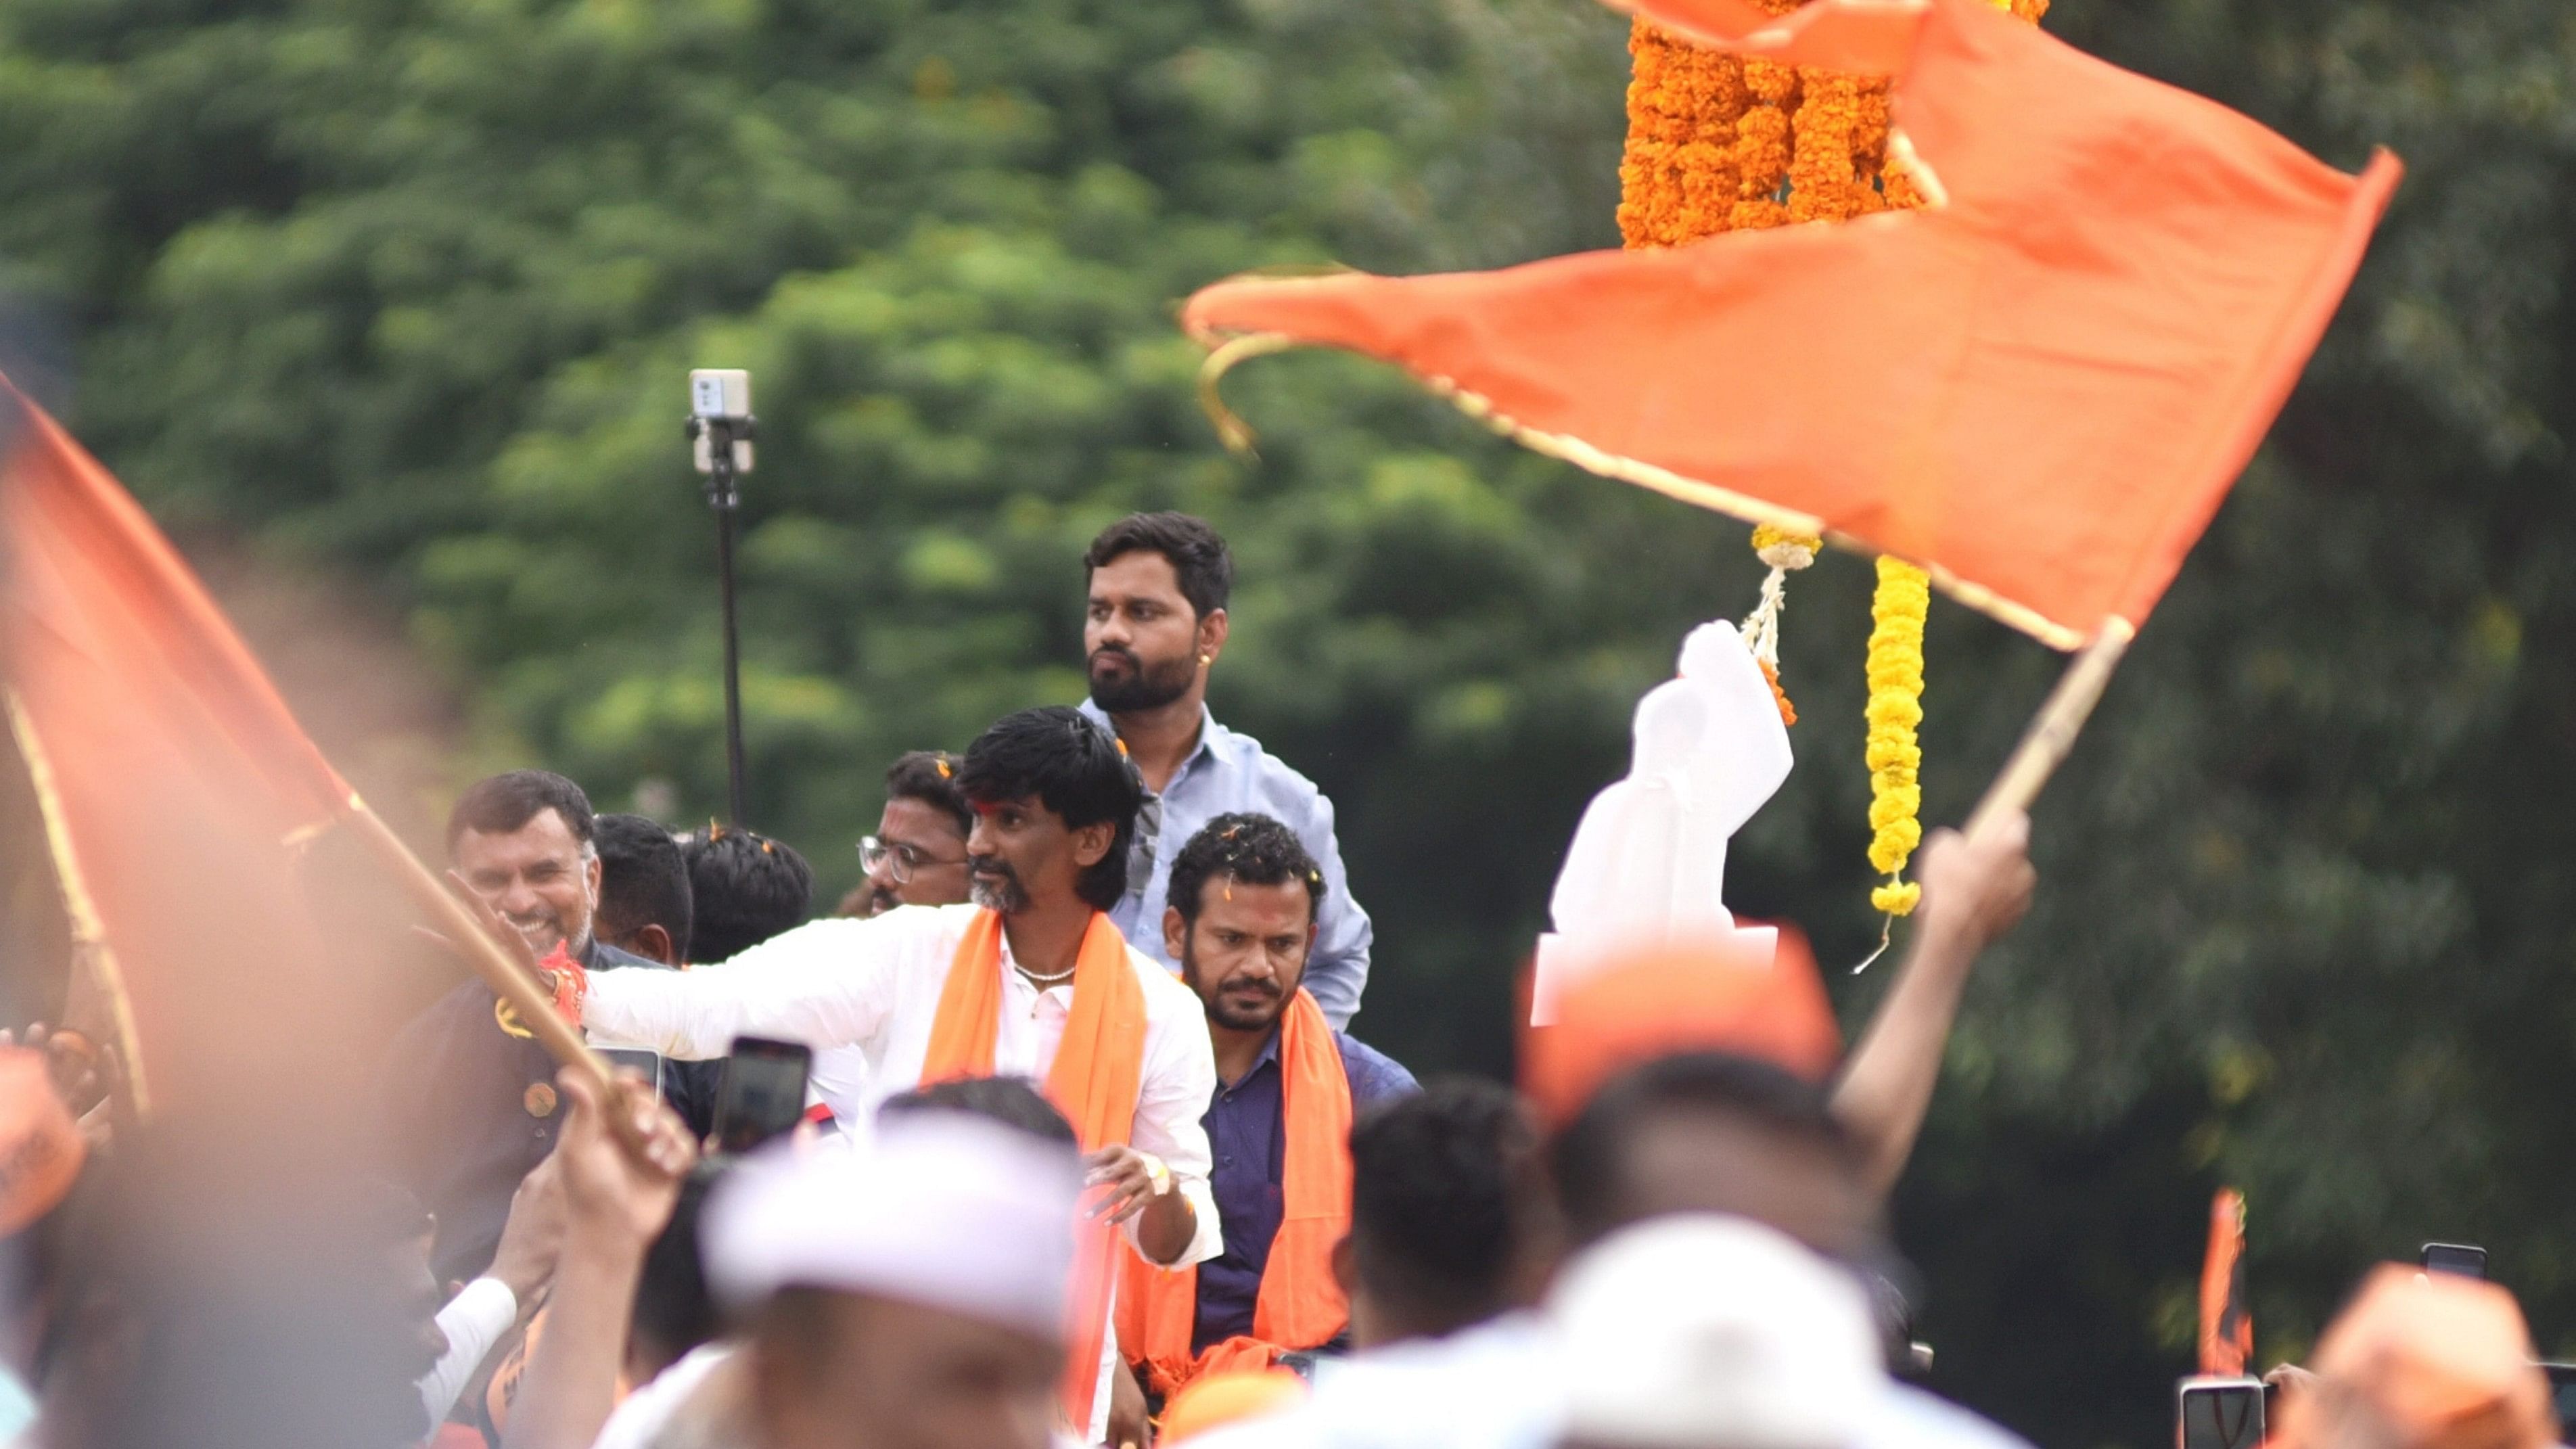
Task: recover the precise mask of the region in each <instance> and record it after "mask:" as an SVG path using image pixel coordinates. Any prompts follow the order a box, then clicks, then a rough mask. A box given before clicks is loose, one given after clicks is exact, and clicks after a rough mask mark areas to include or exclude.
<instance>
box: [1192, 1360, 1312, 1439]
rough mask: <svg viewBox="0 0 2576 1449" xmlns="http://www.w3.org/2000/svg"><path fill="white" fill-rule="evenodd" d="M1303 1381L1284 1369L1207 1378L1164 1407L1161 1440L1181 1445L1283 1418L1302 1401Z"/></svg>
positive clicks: (1250, 1370) (1260, 1370) (1254, 1370)
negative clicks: (1228, 1428)
mask: <svg viewBox="0 0 2576 1449" xmlns="http://www.w3.org/2000/svg"><path fill="white" fill-rule="evenodd" d="M1306 1397H1307V1391H1306V1381H1305V1380H1304V1379H1301V1378H1299V1377H1297V1376H1296V1375H1295V1374H1294V1373H1291V1372H1289V1371H1288V1370H1287V1369H1284V1368H1257V1369H1236V1370H1228V1371H1224V1372H1218V1373H1210V1374H1207V1375H1205V1376H1203V1377H1201V1378H1199V1379H1197V1380H1194V1381H1193V1382H1192V1383H1191V1384H1190V1386H1189V1387H1187V1388H1185V1389H1182V1390H1181V1391H1180V1392H1179V1393H1177V1394H1174V1395H1173V1396H1172V1401H1171V1403H1169V1404H1167V1405H1165V1406H1164V1409H1163V1420H1162V1437H1161V1438H1159V1439H1158V1440H1156V1441H1155V1442H1157V1443H1161V1444H1182V1443H1187V1442H1188V1441H1189V1440H1192V1439H1195V1438H1197V1437H1198V1436H1200V1435H1201V1434H1208V1433H1213V1432H1214V1431H1216V1430H1218V1429H1222V1428H1224V1427H1226V1426H1227V1425H1229V1424H1240V1423H1242V1422H1244V1421H1245V1420H1247V1419H1266V1418H1268V1417H1270V1416H1271V1415H1273V1414H1284V1413H1286V1412H1288V1411H1289V1410H1290V1409H1293V1408H1295V1407H1297V1406H1298V1405H1299V1404H1302V1403H1304V1402H1305V1401H1306Z"/></svg>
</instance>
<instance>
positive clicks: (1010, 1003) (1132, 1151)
mask: <svg viewBox="0 0 2576 1449" xmlns="http://www.w3.org/2000/svg"><path fill="white" fill-rule="evenodd" d="M958 784H959V787H960V789H961V791H962V792H963V793H964V794H965V796H966V798H967V799H968V801H969V802H971V803H972V804H973V805H974V807H975V809H976V812H977V817H976V821H975V826H974V829H973V831H972V832H971V833H970V835H969V837H968V841H967V851H968V862H969V868H970V869H969V882H970V889H971V891H972V893H973V895H974V897H975V903H974V904H972V905H964V906H935V907H933V906H906V907H903V908H900V909H898V910H894V911H890V912H888V913H886V914H885V915H882V916H877V917H873V918H871V919H868V920H859V921H853V920H825V921H816V922H812V923H810V924H807V925H804V926H800V927H798V928H797V929H795V930H793V931H789V932H787V933H786V934H784V935H781V936H777V937H773V938H772V939H770V940H769V941H766V942H764V943H762V944H761V945H759V946H756V947H754V948H752V949H751V950H749V951H746V952H744V953H743V954H742V955H740V956H738V957H736V958H734V959H733V960H731V961H729V962H726V963H724V964H723V965H721V966H714V967H701V968H699V969H697V970H693V971H687V972H681V973H678V974H676V975H672V974H668V973H649V974H655V975H662V976H665V977H666V979H664V980H661V981H658V982H655V983H653V985H652V987H651V988H650V989H642V990H639V989H636V988H635V987H634V986H633V985H632V984H630V983H627V982H624V981H621V980H618V979H616V976H615V973H604V974H602V975H599V976H596V977H593V978H591V979H590V980H589V982H588V984H587V992H586V997H585V1000H584V1002H583V1006H582V1024H583V1026H584V1027H586V1028H587V1029H588V1030H589V1032H590V1033H591V1035H592V1036H593V1037H594V1038H595V1039H597V1040H600V1041H603V1042H618V1043H631V1044H634V1045H638V1046H646V1047H651V1048H653V1049H654V1050H657V1051H660V1052H662V1053H663V1054H664V1055H666V1056H669V1057H672V1058H675V1059H679V1060H684V1061H685V1060H699V1059H704V1058H708V1057H717V1056H722V1055H724V1054H725V1053H726V1052H727V1051H729V1050H730V1049H731V1046H732V1043H733V1039H734V1038H735V1037H737V1036H762V1037H772V1038H778V1039H782V1040H787V1041H798V1042H803V1043H804V1044H806V1045H807V1046H809V1047H812V1048H815V1049H816V1050H828V1049H831V1048H835V1047H852V1046H854V1047H858V1048H860V1049H861V1050H863V1051H864V1052H865V1053H866V1054H867V1057H868V1059H869V1061H870V1062H871V1063H872V1064H873V1067H874V1080H873V1081H872V1082H871V1083H870V1086H869V1105H870V1106H871V1107H873V1106H874V1104H875V1103H876V1102H878V1101H882V1100H883V1099H884V1098H885V1097H888V1096H891V1095H893V1094H894V1093H896V1092H899V1091H903V1090H905V1089H907V1088H909V1087H911V1086H913V1085H915V1084H917V1083H919V1082H920V1080H921V1078H922V1076H923V1073H924V1069H925V1066H926V1064H928V1063H929V1058H930V1054H931V1048H932V1037H933V1033H934V1030H935V1028H936V1027H937V1026H938V1025H939V1015H940V1005H941V999H942V994H943V991H944V990H945V988H946V987H947V985H948V981H949V976H950V973H951V972H952V971H953V970H958V969H963V968H964V963H966V962H967V961H968V960H970V959H971V956H970V955H969V954H968V953H963V952H961V949H960V948H961V946H962V945H964V944H965V943H966V941H967V938H968V935H969V933H970V931H976V932H978V938H979V939H980V940H983V941H986V942H988V943H989V942H990V941H991V940H992V939H993V938H994V937H996V936H997V937H998V939H999V947H998V950H997V951H995V952H994V956H993V959H992V964H991V965H990V966H989V967H986V968H983V969H989V970H992V971H995V972H998V973H999V975H1000V981H999V982H998V983H984V982H974V983H972V984H973V985H974V986H975V987H977V988H982V987H985V986H987V985H988V984H991V985H996V986H997V987H998V995H999V1001H998V1010H996V1011H995V1012H994V1015H993V1021H994V1035H993V1044H992V1055H991V1058H990V1063H991V1070H992V1073H993V1074H994V1075H996V1076H1020V1077H1027V1078H1029V1079H1031V1080H1033V1081H1036V1082H1039V1083H1044V1082H1046V1081H1047V1079H1048V1075H1049V1073H1050V1071H1051V1070H1052V1069H1053V1067H1054V1065H1055V1060H1056V1056H1057V1052H1058V1048H1059V1047H1060V1046H1061V1045H1062V1043H1063V1041H1064V1036H1065V1031H1066V1027H1067V1024H1068V1022H1069V1021H1070V1020H1071V1019H1072V1018H1073V1013H1074V1009H1075V1002H1074V996H1075V991H1074V976H1075V972H1076V967H1077V964H1078V963H1079V962H1080V961H1085V960H1093V961H1097V960H1115V961H1118V962H1123V965H1124V968H1125V970H1126V971H1128V972H1129V973H1132V975H1133V978H1134V981H1135V984H1136V987H1137V989H1138V991H1139V993H1140V999H1141V1003H1142V1009H1143V1013H1144V1031H1143V1041H1142V1044H1141V1050H1140V1052H1139V1062H1138V1071H1137V1090H1136V1101H1135V1107H1134V1110H1133V1114H1132V1116H1131V1118H1130V1120H1129V1122H1128V1124H1127V1125H1128V1131H1127V1133H1126V1137H1127V1143H1126V1145H1125V1146H1123V1147H1120V1146H1108V1147H1103V1148H1101V1149H1100V1150H1098V1151H1095V1152H1094V1153H1092V1155H1091V1156H1090V1157H1089V1158H1088V1159H1087V1165H1088V1166H1089V1168H1090V1174H1091V1180H1092V1181H1093V1182H1094V1183H1095V1184H1100V1185H1104V1186H1107V1187H1108V1188H1109V1189H1110V1191H1111V1194H1112V1197H1111V1205H1112V1206H1113V1207H1114V1208H1115V1210H1116V1212H1117V1213H1118V1215H1119V1216H1121V1217H1123V1219H1124V1227H1125V1232H1126V1234H1127V1239H1128V1241H1129V1242H1130V1243H1131V1244H1132V1245H1134V1247H1135V1248H1136V1250H1137V1251H1138V1252H1139V1253H1140V1254H1142V1255H1143V1256H1144V1257H1145V1258H1147V1259H1148V1260H1149V1261H1153V1262H1158V1263H1163V1264H1167V1265H1169V1266H1175V1267H1179V1266H1187V1265H1191V1264H1196V1263H1199V1262H1201V1261H1204V1260H1206V1259H1208V1258H1212V1257H1215V1256H1216V1255H1217V1254H1218V1253H1219V1252H1221V1251H1222V1250H1223V1247H1224V1235H1223V1232H1222V1230H1221V1229H1220V1227H1219V1224H1218V1221H1217V1212H1216V1203H1215V1200H1214V1198H1213V1197H1212V1196H1211V1194H1210V1193H1209V1190H1208V1172H1209V1169H1210V1166H1211V1163H1210V1153H1209V1149H1208V1139H1207V1133H1206V1130H1205V1129H1204V1128H1203V1127H1202V1126H1201V1125H1200V1122H1199V1118H1200V1116H1201V1114H1202V1113H1203V1112H1204V1111H1205V1110H1206V1107H1207V1103H1208V1100H1209V1099H1210V1098H1211V1097H1212V1096H1213V1095H1214V1094H1215V1091H1216V1063H1215V1058H1214V1055H1213V1053H1212V1052H1211V1051H1210V1048H1209V1044H1208V1031H1207V1019H1206V1013H1205V1009H1204V1008H1203V1007H1202V1006H1201V1004H1200V1002H1199V999H1198V997H1197V995H1196V994H1195V993H1194V992H1192V991H1191V990H1190V989H1189V988H1188V987H1186V986H1184V985H1182V984H1181V983H1180V982H1179V981H1177V980H1175V979H1174V978H1173V977H1172V976H1171V974H1170V973H1169V972H1167V971H1165V970H1164V969H1163V968H1162V966H1161V964H1160V963H1158V962H1156V961H1154V960H1152V959H1150V958H1148V957H1146V956H1143V955H1141V954H1139V953H1138V952H1137V951H1136V950H1135V949H1134V948H1133V947H1132V946H1129V945H1127V944H1126V943H1125V941H1124V939H1123V938H1122V937H1118V936H1117V935H1116V933H1115V931H1114V928H1112V929H1104V930H1098V931H1095V930H1094V929H1093V928H1094V926H1095V924H1097V923H1100V922H1103V921H1105V917H1102V916H1101V914H1100V912H1101V911H1102V910H1103V909H1105V905H1104V902H1105V903H1108V904H1114V903H1115V902H1116V900H1117V899H1118V897H1119V895H1120V894H1121V893H1122V892H1123V890H1124V888H1125V869H1126V859H1127V851H1128V845H1129V841H1130V838H1131V836H1132V832H1133V828H1134V815H1135V810H1136V806H1137V802H1138V801H1139V800H1140V799H1141V798H1142V794H1143V787H1142V785H1141V784H1140V783H1139V782H1138V781H1137V779H1136V775H1135V772H1134V770H1133V768H1132V767H1130V766H1129V765H1128V764H1127V762H1126V759H1125V757H1124V756H1123V755H1122V754H1121V753H1119V752H1118V749H1117V746H1116V743H1115V741H1113V740H1112V739H1110V738H1109V736H1108V735H1107V734H1106V733H1105V732H1104V731H1101V730H1100V729H1099V728H1097V727H1096V726H1095V725H1093V724H1092V723H1091V722H1090V721H1088V720H1086V719H1084V718H1083V717H1082V716H1081V715H1079V714H1078V713H1076V712H1075V711H1073V710H1070V709H1062V708H1048V709H1035V710H1023V711H1021V712H1020V713H1018V714H1014V715H1008V716H1005V717H1004V718H1002V719H1001V720H998V721H996V722H995V723H994V724H993V726H992V727H991V728H990V729H988V730H986V731H985V733H984V734H983V736H981V737H979V738H978V739H977V740H976V742H975V744H974V745H973V746H972V747H971V748H969V749H968V750H967V752H966V758H965V762H964V766H963V768H962V769H961V770H960V771H959V777H958ZM988 920H997V921H998V925H999V929H998V931H992V932H990V933H989V934H985V933H984V932H983V928H984V927H985V925H986V923H987V922H988ZM1094 941H1102V942H1108V943H1113V944H1114V949H1115V951H1116V952H1117V955H1116V957H1114V958H1101V957H1098V956H1096V954H1095V952H1094V950H1093V949H1091V948H1090V946H1089V943H1092V942H1094ZM1095 969H1096V968H1095ZM630 974H646V973H630ZM1105 979H1106V980H1109V981H1113V982H1114V981H1115V980H1116V977H1115V976H1114V975H1113V976H1110V977H1107V978H1105ZM991 999H992V998H990V997H987V998H985V1000H986V1001H987V1002H988V1003H989V1002H990V1001H991ZM1059 1105H1060V1106H1062V1105H1064V1104H1062V1103H1059ZM1077 1126H1079V1124H1077ZM1116 1361H1117V1353H1116V1345H1115V1343H1114V1341H1109V1340H1108V1339H1107V1337H1106V1336H1104V1342H1103V1343H1102V1345H1101V1374H1102V1377H1101V1382H1102V1383H1103V1384H1106V1383H1107V1382H1108V1380H1109V1371H1110V1369H1111V1368H1112V1367H1113V1366H1114V1365H1115V1363H1116ZM1092 1399H1093V1404H1092V1415H1091V1417H1092V1422H1091V1424H1090V1425H1089V1429H1090V1437H1091V1441H1092V1442H1095V1443H1097V1442H1099V1441H1100V1438H1101V1435H1102V1432H1103V1430H1104V1428H1105V1426H1106V1414H1107V1406H1108V1400H1109V1395H1108V1393H1107V1392H1106V1391H1105V1389H1104V1390H1102V1391H1100V1392H1096V1393H1094V1394H1093V1395H1092ZM1137 1428H1138V1429H1139V1430H1141V1425H1139V1426H1137Z"/></svg>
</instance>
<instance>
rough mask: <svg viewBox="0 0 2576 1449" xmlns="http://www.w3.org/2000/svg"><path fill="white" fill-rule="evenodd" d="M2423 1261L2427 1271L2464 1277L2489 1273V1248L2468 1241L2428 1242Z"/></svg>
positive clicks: (2479, 1276)
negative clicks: (2472, 1245)
mask: <svg viewBox="0 0 2576 1449" xmlns="http://www.w3.org/2000/svg"><path fill="white" fill-rule="evenodd" d="M2423 1261H2424V1271H2425V1272H2427V1273H2456V1274H2458V1275H2459V1276H2460V1277H2463V1278H2483V1277H2485V1276H2486V1275H2487V1250H2486V1249H2484V1248H2473V1247H2470V1246H2469V1245H2468V1244H2466V1243H2426V1244H2425V1245H2424V1259H2423Z"/></svg>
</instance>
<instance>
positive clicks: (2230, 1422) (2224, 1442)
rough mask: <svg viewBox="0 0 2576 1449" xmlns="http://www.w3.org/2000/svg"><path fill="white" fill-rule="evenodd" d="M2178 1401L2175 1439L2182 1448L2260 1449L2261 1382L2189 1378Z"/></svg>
mask: <svg viewBox="0 0 2576 1449" xmlns="http://www.w3.org/2000/svg"><path fill="white" fill-rule="evenodd" d="M2175 1398H2176V1401H2177V1402H2176V1419H2177V1425H2178V1426H2177V1428H2176V1430H2175V1436H2174V1437H2175V1441H2176V1442H2177V1443H2179V1444H2180V1445H2181V1446H2182V1449H2260V1446H2261V1444H2262V1443H2263V1381H2262V1380H2261V1379H2244V1378H2188V1379H2184V1380H2183V1381H2182V1384H2181V1386H2180V1388H2179V1389H2178V1390H2177V1391H2176V1394H2175Z"/></svg>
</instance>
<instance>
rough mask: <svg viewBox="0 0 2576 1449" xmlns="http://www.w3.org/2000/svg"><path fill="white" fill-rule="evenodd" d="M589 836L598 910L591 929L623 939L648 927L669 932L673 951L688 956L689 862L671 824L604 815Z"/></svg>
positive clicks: (631, 817) (689, 916) (637, 816)
mask: <svg viewBox="0 0 2576 1449" xmlns="http://www.w3.org/2000/svg"><path fill="white" fill-rule="evenodd" d="M591 839H592V840H593V842H594V843H596V844H597V845H598V847H599V909H598V910H597V912H596V913H594V914H593V916H592V918H591V929H592V930H593V931H594V932H595V933H597V934H598V935H600V936H603V937H617V938H620V939H623V938H625V937H628V936H632V935H633V934H635V932H636V931H638V930H640V929H642V928H643V927H646V926H660V927H661V928H662V929H663V930H665V931H668V932H670V933H671V953H672V954H673V955H674V956H677V957H678V958H679V959H680V960H683V961H686V960H688V959H689V942H690V934H689V927H690V918H691V916H692V914H693V910H692V905H691V899H692V898H691V895H690V892H689V863H688V861H687V860H686V859H685V858H683V857H682V856H681V854H680V843H679V842H678V841H676V840H673V839H672V838H671V830H670V827H668V826H666V825H664V824H662V823H661V822H660V821H657V820H647V819H645V818H644V817H643V816H641V815H602V816H600V817H599V819H598V821H597V822H596V824H595V825H594V827H593V829H592V834H591Z"/></svg>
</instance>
